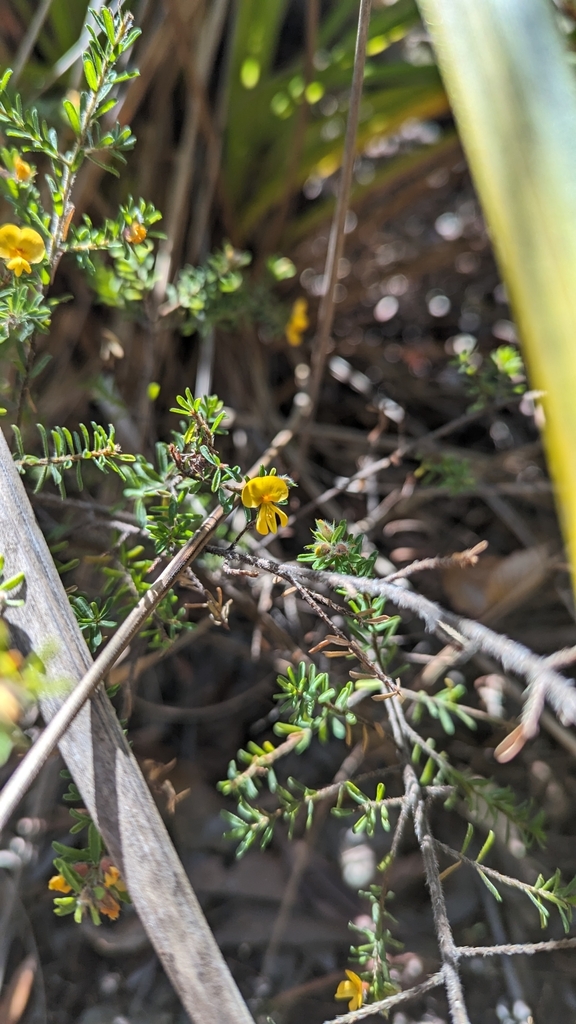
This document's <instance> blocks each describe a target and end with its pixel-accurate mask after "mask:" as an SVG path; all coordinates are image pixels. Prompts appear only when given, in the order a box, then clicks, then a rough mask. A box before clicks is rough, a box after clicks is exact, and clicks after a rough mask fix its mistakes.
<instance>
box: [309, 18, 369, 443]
mask: <svg viewBox="0 0 576 1024" xmlns="http://www.w3.org/2000/svg"><path fill="white" fill-rule="evenodd" d="M371 4H372V0H360V10H359V13H358V32H357V36H356V50H355V53H354V71H353V74H352V87H351V90H350V106H349V108H348V119H347V122H346V137H345V140H344V154H343V157H342V170H341V172H340V183H339V187H338V199H337V201H336V209H335V211H334V218H333V220H332V227H331V229H330V239H329V242H328V252H327V254H326V265H325V268H324V295H323V297H322V301H321V303H320V309H319V311H318V332H317V334H316V339H315V343H314V351H313V354H312V371H311V374H310V385H309V389H308V396H309V398H310V406H309V410H308V411H309V422H310V423H311V421H312V418H313V416H314V413H315V411H316V406H317V404H318V397H319V394H320V388H321V386H322V378H323V376H324V368H325V366H326V359H327V357H328V349H329V343H330V335H331V332H332V322H333V319H334V302H335V290H336V284H337V281H338V264H339V261H340V257H341V256H342V251H343V247H344V228H345V226H346V214H347V212H348V203H349V200H350V189H351V187H352V175H353V172H354V161H355V159H356V135H357V133H358V122H359V119H360V100H361V98H362V85H363V82H364V66H365V63H366V40H367V38H368V26H369V24H370V9H371Z"/></svg>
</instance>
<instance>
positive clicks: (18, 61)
mask: <svg viewBox="0 0 576 1024" xmlns="http://www.w3.org/2000/svg"><path fill="white" fill-rule="evenodd" d="M53 2H54V0H42V2H41V4H40V6H39V7H38V10H37V11H36V14H35V15H34V17H33V18H32V20H31V22H30V24H29V26H28V29H27V30H26V33H25V35H24V38H23V40H22V42H21V43H20V47H19V49H18V53H17V54H16V57H15V59H14V67H13V71H12V87H14V86H15V85H16V84H17V82H18V79H19V78H20V75H21V74H22V71H23V68H24V65H25V64H26V62H27V60H28V58H29V56H30V54H31V53H32V50H33V49H34V47H35V45H36V41H37V39H38V36H39V35H40V33H41V31H42V27H43V25H44V22H45V21H46V18H47V17H48V15H49V13H50V8H51V7H52V4H53Z"/></svg>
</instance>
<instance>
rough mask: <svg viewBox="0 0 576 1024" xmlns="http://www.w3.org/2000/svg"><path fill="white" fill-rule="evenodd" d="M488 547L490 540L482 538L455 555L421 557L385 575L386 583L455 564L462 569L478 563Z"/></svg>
mask: <svg viewBox="0 0 576 1024" xmlns="http://www.w3.org/2000/svg"><path fill="white" fill-rule="evenodd" d="M487 547H488V541H486V540H481V541H480V543H479V544H475V545H474V547H473V548H469V549H468V550H467V551H457V552H455V554H453V555H446V556H445V557H443V556H442V555H437V556H436V557H435V558H421V559H419V560H418V561H416V562H411V563H410V565H405V566H404V568H403V569H398V571H397V572H392V573H390V575H389V576H385V577H384V579H385V580H386V583H394V581H395V580H403V579H407V577H408V576H413V575H414V573H416V572H424V571H425V570H428V571H429V570H430V569H448V568H452V567H453V566H457V567H458V568H460V569H463V568H465V567H468V566H471V565H476V564H477V562H478V555H480V554H481V553H482V551H485V550H486V548H487Z"/></svg>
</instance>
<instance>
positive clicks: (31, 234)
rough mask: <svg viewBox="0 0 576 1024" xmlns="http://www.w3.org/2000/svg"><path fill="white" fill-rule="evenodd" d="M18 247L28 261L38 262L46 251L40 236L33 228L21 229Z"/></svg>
mask: <svg viewBox="0 0 576 1024" xmlns="http://www.w3.org/2000/svg"><path fill="white" fill-rule="evenodd" d="M19 248H20V250H21V252H22V255H23V256H25V257H26V259H27V260H29V262H30V263H40V260H43V259H44V256H45V253H46V247H45V245H44V242H43V240H42V236H41V235H39V234H38V232H37V231H34V228H22V229H21V231H20V243H19Z"/></svg>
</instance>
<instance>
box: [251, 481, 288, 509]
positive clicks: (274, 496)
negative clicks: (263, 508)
mask: <svg viewBox="0 0 576 1024" xmlns="http://www.w3.org/2000/svg"><path fill="white" fill-rule="evenodd" d="M287 497H288V484H287V483H286V481H285V480H283V479H282V477H280V476H256V477H254V479H253V480H249V481H248V483H246V484H244V487H243V488H242V504H243V505H245V506H246V508H259V506H260V505H263V504H268V503H269V502H273V501H286V498H287Z"/></svg>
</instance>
